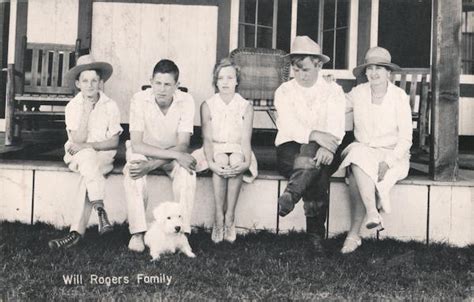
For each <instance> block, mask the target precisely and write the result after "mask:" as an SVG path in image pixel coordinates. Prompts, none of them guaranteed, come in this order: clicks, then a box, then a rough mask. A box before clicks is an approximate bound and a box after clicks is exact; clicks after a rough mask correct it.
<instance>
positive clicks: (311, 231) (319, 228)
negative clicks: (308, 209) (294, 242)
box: [306, 217, 325, 254]
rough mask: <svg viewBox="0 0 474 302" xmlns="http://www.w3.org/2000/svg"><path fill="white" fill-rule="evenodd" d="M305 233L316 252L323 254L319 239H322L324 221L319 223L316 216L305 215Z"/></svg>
mask: <svg viewBox="0 0 474 302" xmlns="http://www.w3.org/2000/svg"><path fill="white" fill-rule="evenodd" d="M306 233H307V234H308V239H309V241H310V242H311V246H312V248H313V251H314V252H315V253H316V254H323V253H324V248H323V246H322V244H321V241H322V240H323V239H324V233H325V227H324V221H323V222H322V223H321V222H320V221H319V219H318V217H306Z"/></svg>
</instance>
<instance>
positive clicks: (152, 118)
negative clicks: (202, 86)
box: [130, 88, 195, 149]
mask: <svg viewBox="0 0 474 302" xmlns="http://www.w3.org/2000/svg"><path fill="white" fill-rule="evenodd" d="M194 112H195V105H194V99H193V97H192V96H191V95H190V94H188V93H185V92H182V91H180V90H177V91H176V92H175V94H174V95H173V102H172V103H171V105H170V107H169V109H168V112H167V113H166V114H163V112H162V111H161V109H160V108H159V107H158V104H157V103H156V101H155V96H154V95H153V90H152V89H151V88H149V89H147V90H145V91H140V92H138V93H136V94H135V95H134V96H133V98H132V100H131V102H130V131H139V132H143V142H144V143H146V144H149V145H152V146H156V147H159V148H163V149H167V148H171V147H174V146H176V145H177V144H178V133H180V132H184V133H191V134H192V133H193V127H194Z"/></svg>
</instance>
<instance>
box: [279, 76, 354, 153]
mask: <svg viewBox="0 0 474 302" xmlns="http://www.w3.org/2000/svg"><path fill="white" fill-rule="evenodd" d="M345 104H346V101H345V96H344V91H343V90H342V88H341V87H340V86H339V85H338V84H336V83H335V82H327V81H326V80H324V79H323V78H322V77H320V76H319V77H318V79H317V80H316V82H315V83H314V85H313V86H312V87H309V88H306V87H303V86H301V85H299V84H298V83H297V82H296V80H295V79H293V80H290V81H288V82H286V83H283V84H281V85H280V87H278V89H277V90H276V91H275V107H276V110H277V113H278V118H277V128H278V134H277V136H276V139H275V145H276V146H278V145H281V144H283V143H286V142H290V141H295V142H297V143H300V144H307V143H308V142H309V135H310V134H311V132H312V131H313V130H318V131H321V132H327V133H330V134H332V135H334V136H336V137H337V138H338V139H339V142H341V141H342V138H343V137H344V134H345V127H344V126H345Z"/></svg>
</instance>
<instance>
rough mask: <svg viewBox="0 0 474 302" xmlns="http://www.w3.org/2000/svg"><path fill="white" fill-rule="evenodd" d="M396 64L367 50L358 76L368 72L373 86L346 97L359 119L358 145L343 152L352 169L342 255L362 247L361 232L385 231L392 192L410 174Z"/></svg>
mask: <svg viewBox="0 0 474 302" xmlns="http://www.w3.org/2000/svg"><path fill="white" fill-rule="evenodd" d="M399 69H400V68H399V67H398V66H397V65H395V64H393V63H391V56H390V53H389V52H388V51H387V50H386V49H384V48H382V47H373V48H371V49H369V50H368V51H367V54H366V56H365V63H364V64H362V65H360V66H357V67H356V68H354V70H353V74H354V75H355V76H356V77H358V76H360V75H362V74H363V73H365V75H366V76H367V79H368V82H367V83H364V84H360V85H358V86H356V87H355V88H353V89H352V91H351V92H350V93H349V94H348V95H347V106H348V111H352V112H353V114H354V136H355V142H353V143H352V144H350V145H349V146H348V147H347V148H346V149H345V150H344V151H343V153H342V157H343V162H342V164H341V167H349V169H348V170H349V177H348V178H349V190H350V195H351V227H350V230H349V233H348V235H347V237H346V240H345V242H344V246H343V247H342V250H341V252H342V253H344V254H346V253H351V252H353V251H354V250H356V249H357V248H358V247H359V246H360V245H361V244H362V240H361V238H360V234H359V232H360V228H361V226H362V223H363V221H364V218H365V221H366V224H365V226H366V227H367V228H369V229H373V228H382V217H381V216H380V214H379V211H383V212H386V213H389V212H390V211H391V210H390V200H389V194H390V189H391V188H392V187H393V186H394V185H395V183H396V182H397V181H398V180H400V179H403V178H405V177H406V176H407V175H408V170H409V167H410V164H409V159H410V147H411V145H412V119H411V108H410V102H409V97H408V95H407V94H406V93H405V91H404V90H402V89H401V88H399V87H397V86H395V85H394V84H392V83H391V82H390V72H391V71H394V70H399Z"/></svg>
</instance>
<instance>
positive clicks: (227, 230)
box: [224, 223, 237, 243]
mask: <svg viewBox="0 0 474 302" xmlns="http://www.w3.org/2000/svg"><path fill="white" fill-rule="evenodd" d="M235 239H237V233H236V231H235V223H233V224H232V225H226V226H225V227H224V240H225V241H228V242H230V243H233V242H234V241H235Z"/></svg>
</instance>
